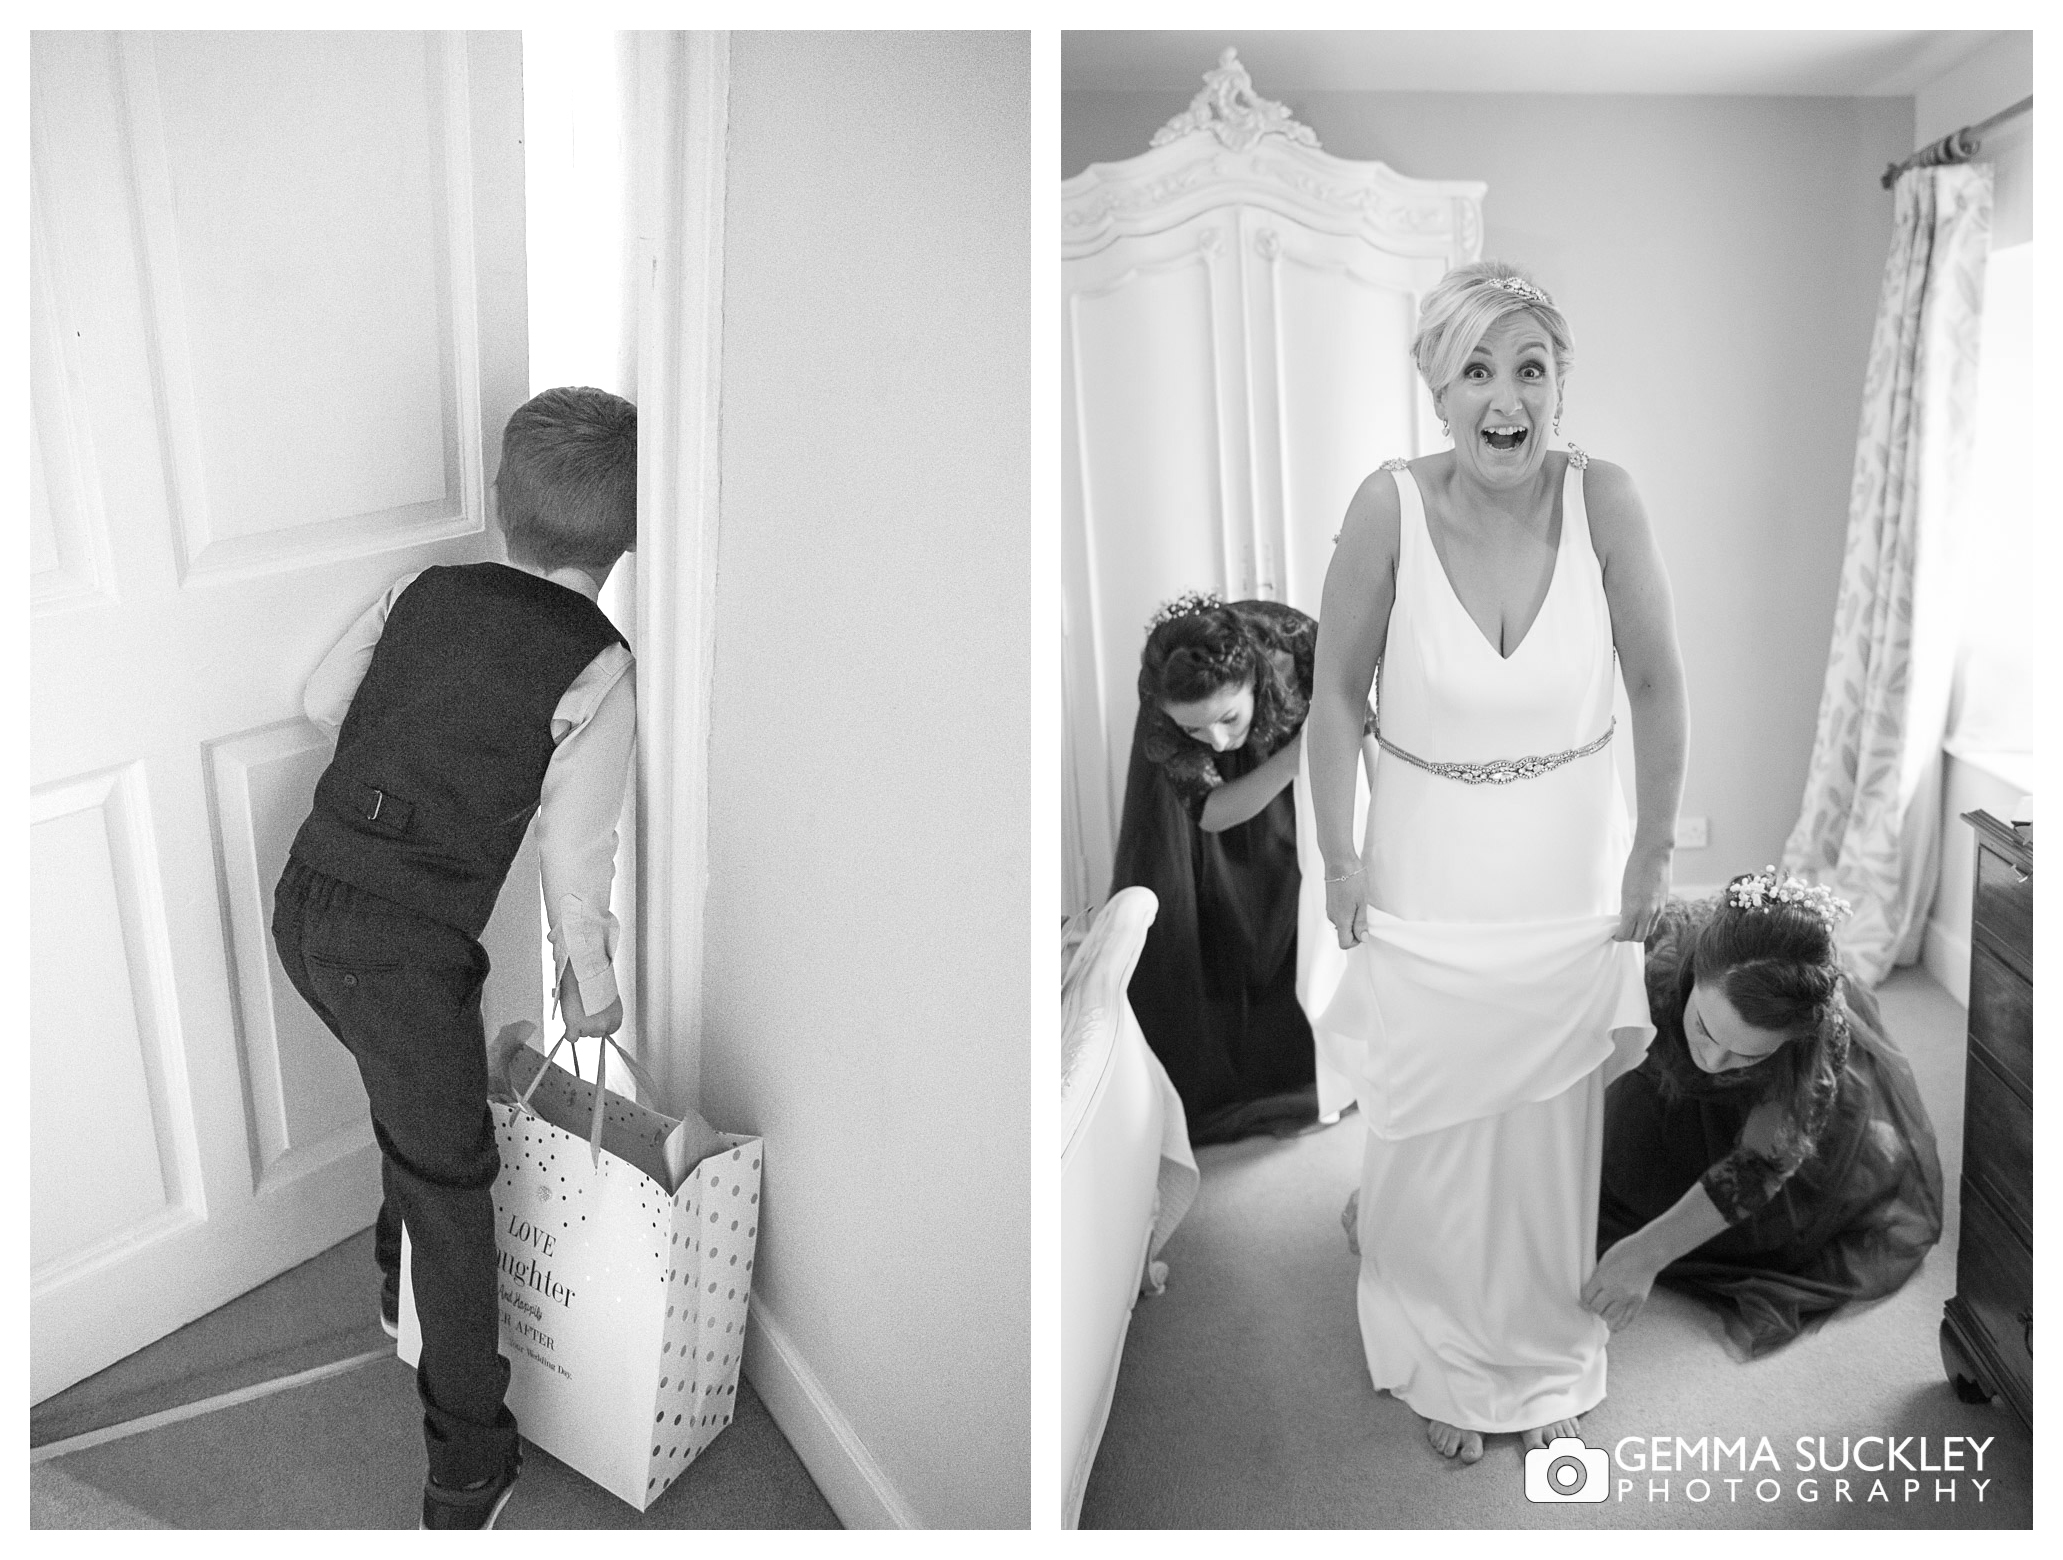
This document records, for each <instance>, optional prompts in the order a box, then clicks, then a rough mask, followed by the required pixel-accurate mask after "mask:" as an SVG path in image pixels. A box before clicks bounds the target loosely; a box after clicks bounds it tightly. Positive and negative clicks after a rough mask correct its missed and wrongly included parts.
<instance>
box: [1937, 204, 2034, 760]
mask: <svg viewBox="0 0 2063 1560" xmlns="http://www.w3.org/2000/svg"><path fill="white" fill-rule="evenodd" d="M2033 348H2034V245H2033V244H2032V243H2026V244H2017V245H2015V246H2013V247H2012V248H2010V249H2000V250H1995V251H1993V253H1992V256H1991V261H1990V264H1989V266H1988V268H1987V270H1986V274H1985V282H1984V323H1983V327H1982V337H1981V344H1980V347H1979V352H1980V359H1979V365H1978V394H1977V431H1976V445H1975V448H1974V449H1973V451H1972V453H1971V464H1970V470H1969V473H1968V477H1967V486H1966V489H1965V498H1964V502H1963V506H1962V522H1961V523H1962V530H1961V536H1962V540H1963V550H1962V559H1961V566H1962V569H1963V583H1964V592H1965V594H1964V614H1963V632H1962V643H1961V646H1960V648H1959V650H1958V652H1957V656H1956V674H1955V686H1954V692H1953V693H1952V694H1951V696H1950V703H1949V722H1948V730H1949V736H1948V744H1947V745H1948V748H1949V750H1950V751H1951V752H1953V753H1954V754H1956V755H1957V756H1958V757H1960V758H1964V759H1967V760H1969V761H1971V762H1975V763H1979V764H1981V765H1983V766H1984V767H1987V768H1994V769H2001V768H2003V769H2007V770H2010V771H2012V772H2013V773H2015V774H2018V773H2025V772H2026V770H2027V768H2028V762H2027V760H2026V759H2025V757H2024V755H2027V754H2031V753H2032V752H2033V749H2034V641H2033V625H2034V616H2035V610H2036V602H2035V588H2036V587H2035V575H2036V570H2035V568H2034V540H2035V538H2034V506H2035V504H2036V501H2037V500H2036V493H2035V486H2034V453H2033V452H2034V442H2033V441H2034V437H2035V428H2034V417H2033V408H2032V406H2031V404H2030V403H2031V401H2032V397H2033V387H2034V372H2033V369H2034V352H2033Z"/></svg>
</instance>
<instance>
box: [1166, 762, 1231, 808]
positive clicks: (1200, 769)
mask: <svg viewBox="0 0 2063 1560" xmlns="http://www.w3.org/2000/svg"><path fill="white" fill-rule="evenodd" d="M1160 772H1161V773H1162V774H1163V775H1165V776H1167V780H1168V784H1169V785H1171V786H1173V787H1174V790H1175V795H1177V796H1178V797H1180V798H1181V799H1182V805H1183V806H1184V807H1185V808H1187V809H1188V810H1189V821H1190V822H1191V823H1196V824H1201V823H1202V822H1203V804H1204V803H1205V802H1206V801H1208V800H1209V799H1210V794H1211V792H1213V791H1215V790H1217V788H1218V787H1219V786H1221V785H1223V784H1224V783H1225V777H1224V776H1223V775H1221V774H1219V773H1218V766H1217V763H1216V761H1215V760H1213V759H1212V757H1211V755H1210V754H1208V753H1206V752H1205V751H1204V750H1203V749H1202V748H1199V747H1192V748H1190V749H1189V750H1188V751H1187V752H1175V753H1171V754H1169V755H1168V757H1167V758H1166V759H1165V760H1163V761H1162V763H1161V766H1160Z"/></svg>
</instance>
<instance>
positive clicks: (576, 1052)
mask: <svg viewBox="0 0 2063 1560" xmlns="http://www.w3.org/2000/svg"><path fill="white" fill-rule="evenodd" d="M572 1038H573V1037H572V1036H571V1035H569V1034H566V1033H564V1032H563V1031H562V1032H561V1033H560V1035H559V1038H558V1039H556V1040H554V1041H553V1042H552V1048H551V1049H550V1050H549V1051H547V1052H545V1053H544V1067H540V1068H538V1069H537V1076H536V1077H534V1078H532V1079H531V1080H530V1082H529V1084H528V1085H527V1086H526V1087H525V1088H524V1090H523V1092H522V1093H521V1094H519V1095H517V1096H516V1104H517V1106H518V1107H519V1108H520V1109H521V1110H522V1112H523V1114H524V1115H526V1116H529V1117H532V1118H535V1117H536V1115H537V1112H536V1111H534V1110H532V1109H531V1108H530V1096H531V1095H532V1094H534V1093H536V1092H537V1086H538V1085H539V1084H540V1083H542V1082H543V1081H544V1069H545V1067H549V1066H551V1064H552V1058H553V1057H555V1056H557V1055H558V1054H559V1047H560V1046H562V1045H564V1044H566V1042H567V1041H569V1040H571V1039H572ZM601 1039H602V1043H603V1045H605V1046H609V1047H613V1048H614V1049H615V1052H616V1054H617V1055H618V1056H620V1057H622V1058H623V1065H624V1067H625V1068H627V1069H628V1070H629V1072H630V1076H631V1081H632V1082H633V1083H635V1084H636V1085H637V1086H638V1089H639V1090H640V1091H641V1092H642V1093H644V1094H645V1095H646V1096H648V1097H649V1098H651V1099H653V1100H657V1099H658V1098H659V1087H658V1085H657V1084H655V1083H653V1081H652V1075H651V1074H650V1073H648V1072H646V1071H645V1069H644V1067H643V1065H642V1064H641V1063H640V1062H639V1061H638V1059H637V1058H636V1057H635V1056H632V1055H631V1054H630V1052H628V1051H626V1050H625V1049H624V1048H623V1045H622V1043H621V1042H620V1041H618V1040H617V1038H616V1037H615V1036H614V1035H603V1036H602V1037H601ZM572 1054H573V1068H572V1072H573V1076H574V1077H576V1078H579V1077H580V1048H579V1047H578V1046H575V1047H574V1049H573V1053H572ZM607 1054H608V1053H607V1052H606V1051H604V1052H603V1053H602V1055H603V1056H606V1055H607ZM606 1070H607V1069H605V1068H604V1067H603V1066H602V1064H601V1061H600V1060H599V1059H598V1060H597V1061H596V1063H595V1083H594V1090H595V1108H594V1115H593V1117H592V1118H591V1119H590V1120H589V1122H588V1128H587V1146H588V1153H589V1157H590V1158H592V1159H593V1161H594V1163H595V1166H596V1168H597V1169H599V1168H600V1167H601V1163H602V1116H603V1113H604V1112H605V1111H606V1110H607V1109H608V1090H607V1089H606V1088H604V1087H603V1085H602V1074H603V1073H604V1072H605V1071H606ZM581 1081H582V1082H583V1083H585V1082H586V1081H587V1080H586V1079H584V1078H583V1079H581Z"/></svg>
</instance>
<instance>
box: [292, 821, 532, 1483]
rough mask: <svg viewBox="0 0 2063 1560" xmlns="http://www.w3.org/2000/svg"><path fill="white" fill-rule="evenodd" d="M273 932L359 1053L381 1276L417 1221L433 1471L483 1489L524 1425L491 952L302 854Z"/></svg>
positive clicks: (422, 1366)
mask: <svg viewBox="0 0 2063 1560" xmlns="http://www.w3.org/2000/svg"><path fill="white" fill-rule="evenodd" d="M272 937H273V941H274V943H275V944H276V945H277V946H278V949H279V957H280V962H281V963H282V964H283V965H285V967H286V972H287V978H288V979H289V980H291V981H292V982H293V983H294V989H295V990H296V991H298V992H300V994H301V995H302V997H303V998H304V999H306V1001H307V1003H308V1005H309V1006H310V1007H312V1008H313V1009H314V1010H315V1012H316V1016H317V1017H319V1018H320V1019H321V1020H322V1021H323V1023H325V1024H327V1025H328V1026H329V1029H330V1033H332V1034H334V1035H335V1036H336V1037H337V1038H338V1039H339V1040H341V1041H343V1042H344V1044H345V1045H346V1046H347V1047H348V1048H349V1049H350V1051H351V1054H352V1056H353V1057H355V1058H356V1059H357V1062H358V1072H359V1076H360V1077H361V1078H362V1079H363V1080H364V1082H365V1093H366V1098H367V1100H368V1101H369V1102H370V1103H371V1106H372V1123H373V1136H374V1137H375V1138H376V1139H377V1140H378V1142H379V1145H380V1177H381V1190H382V1192H383V1193H384V1199H385V1200H384V1201H383V1203H382V1205H381V1207H380V1217H379V1223H378V1224H377V1226H376V1227H375V1230H374V1235H373V1252H374V1255H375V1257H376V1258H377V1259H378V1261H379V1264H380V1268H381V1270H382V1272H383V1273H384V1274H386V1275H389V1276H392V1275H396V1274H398V1273H399V1272H400V1269H401V1227H402V1225H403V1224H406V1225H407V1227H408V1237H409V1244H410V1251H411V1255H410V1271H411V1274H412V1277H413V1280H414V1285H415V1302H416V1316H417V1318H418V1320H419V1321H420V1322H421V1325H422V1335H423V1352H422V1358H421V1360H420V1362H419V1364H418V1365H417V1368H416V1390H417V1392H418V1394H419V1395H420V1396H421V1398H422V1402H423V1439H424V1441H425V1442H426V1443H427V1444H428V1447H429V1459H430V1473H431V1476H432V1477H434V1478H435V1479H436V1480H437V1481H438V1482H439V1483H440V1484H470V1483H472V1482H474V1481H475V1480H478V1479H482V1478H486V1477H488V1476H490V1475H493V1474H497V1473H499V1472H500V1471H501V1467H502V1462H503V1460H504V1459H505V1458H506V1457H507V1456H508V1454H509V1452H510V1451H511V1450H512V1449H513V1448H514V1446H515V1442H516V1421H515V1418H514V1417H513V1416H512V1415H511V1414H510V1413H509V1411H508V1409H507V1407H506V1406H504V1404H503V1402H502V1396H503V1394H504V1393H505V1392H506V1391H507V1388H508V1380H509V1366H508V1361H507V1360H505V1359H503V1358H502V1356H501V1352H500V1324H499V1319H498V1317H497V1314H496V1312H497V1306H496V1300H495V1286H496V1266H495V1249H494V1200H493V1195H492V1188H493V1186H494V1178H495V1176H496V1175H497V1174H499V1172H500V1170H501V1156H500V1154H499V1153H498V1152H497V1151H496V1149H495V1143H494V1118H493V1116H492V1115H491V1114H490V1113H489V1111H488V1109H487V1053H486V1036H485V1033H484V1031H483V1029H482V1025H481V1018H480V988H481V984H482V983H483V982H484V981H485V980H486V978H487V954H486V951H485V950H484V949H482V948H481V946H480V945H479V943H477V942H475V941H474V940H473V939H472V938H471V937H468V936H467V935H466V934H465V933H464V932H462V931H459V930H458V929H457V928H456V927H451V926H446V925H443V924H442V923H440V922H437V921H433V920H430V919H429V918H428V917H426V916H421V915H418V914H416V913H415V912H414V911H412V910H408V909H405V908H403V907H402V906H400V905H397V904H394V903H393V902H391V901H389V900H385V899H381V898H379V897H378V896H376V895H373V894H368V893H366V892H364V891H363V890H361V889H357V888H354V887H352V886H351V885H350V884H348V883H340V882H338V881H337V880H336V879H334V878H331V877H326V876H324V875H323V874H322V873H319V872H315V871H312V870H310V869H309V868H307V867H305V866H303V865H302V864H301V863H299V862H298V861H293V860H289V861H288V863H287V869H286V871H285V872H284V873H283V874H282V875H281V877H280V880H279V888H278V890H277V892H276V893H275V895H274V898H273V911H272Z"/></svg>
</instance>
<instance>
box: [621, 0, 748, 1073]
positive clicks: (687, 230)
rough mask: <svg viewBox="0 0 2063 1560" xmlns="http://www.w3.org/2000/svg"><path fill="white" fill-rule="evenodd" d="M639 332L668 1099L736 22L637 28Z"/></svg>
mask: <svg viewBox="0 0 2063 1560" xmlns="http://www.w3.org/2000/svg"><path fill="white" fill-rule="evenodd" d="M631 59H632V87H633V91H634V94H635V96H634V100H633V102H632V104H631V105H630V109H629V116H628V117H629V118H630V121H631V129H632V134H631V144H632V146H633V147H634V149H635V150H634V153H633V156H634V159H635V162H634V172H633V179H634V185H633V195H632V209H633V211H634V212H635V213H636V227H635V230H634V233H633V242H632V252H633V257H634V263H635V267H636V285H635V290H634V292H633V294H632V297H633V298H634V300H635V307H636V309H637V341H638V384H637V389H638V395H637V401H638V428H639V450H638V512H639V514H640V515H641V516H642V517H643V521H642V523H641V524H640V526H639V533H638V551H637V606H636V612H637V627H638V640H639V658H638V659H639V665H638V732H639V740H638V762H637V819H638V851H637V861H638V874H637V877H638V881H637V916H638V925H639V935H638V937H637V940H636V952H635V958H636V961H637V962H636V987H635V991H636V1000H637V1002H638V1007H639V1012H638V1025H639V1028H638V1033H639V1034H640V1035H642V1036H643V1037H645V1042H646V1045H647V1047H648V1050H649V1061H650V1063H651V1070H652V1073H653V1075H654V1078H655V1080H656V1081H657V1083H658V1084H659V1088H660V1092H661V1096H662V1099H661V1102H660V1104H661V1108H662V1109H673V1110H678V1109H679V1108H681V1107H684V1106H696V1105H698V1104H699V1102H700V1098H701V1083H702V954H703V943H704V934H703V913H704V906H705V902H706V898H707V891H708V881H709V705H710V693H711V680H712V673H713V671H714V667H715V653H716V544H717V500H718V494H719V486H720V485H719V467H720V454H721V450H720V446H719V443H718V428H719V424H718V413H719V410H720V404H721V389H722V386H721V376H722V368H723V246H724V168H725V158H726V155H727V147H728V124H729V103H730V35H729V34H728V33H726V32H641V33H637V34H634V35H633V37H632V40H631Z"/></svg>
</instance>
